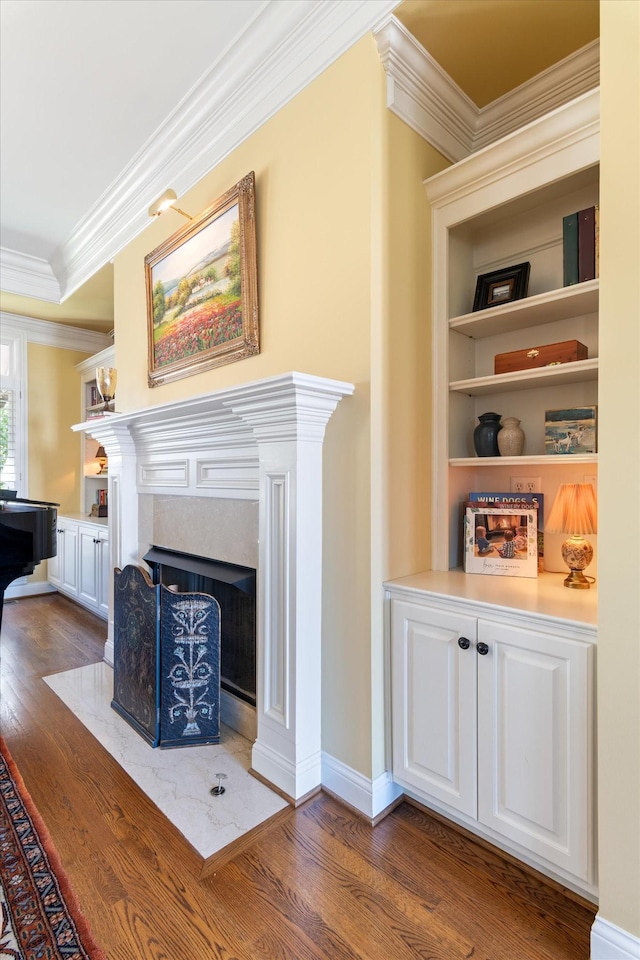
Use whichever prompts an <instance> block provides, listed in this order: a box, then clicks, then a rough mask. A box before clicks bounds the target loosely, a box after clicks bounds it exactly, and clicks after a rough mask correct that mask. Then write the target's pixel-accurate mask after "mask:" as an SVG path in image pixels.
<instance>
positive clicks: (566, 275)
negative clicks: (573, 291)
mask: <svg viewBox="0 0 640 960" xmlns="http://www.w3.org/2000/svg"><path fill="white" fill-rule="evenodd" d="M562 276H563V284H564V286H565V287H570V286H571V285H572V284H574V283H578V277H579V270H578V214H577V212H576V213H570V214H569V215H568V216H566V217H563V218H562Z"/></svg>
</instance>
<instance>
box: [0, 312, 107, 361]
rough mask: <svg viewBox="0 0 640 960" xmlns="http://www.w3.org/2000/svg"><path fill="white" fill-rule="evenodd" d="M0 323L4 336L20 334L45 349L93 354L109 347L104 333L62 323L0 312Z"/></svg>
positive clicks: (29, 341)
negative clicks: (56, 348)
mask: <svg viewBox="0 0 640 960" xmlns="http://www.w3.org/2000/svg"><path fill="white" fill-rule="evenodd" d="M0 323H1V324H2V332H3V333H4V334H7V335H15V334H21V335H23V336H24V337H25V338H26V340H27V341H28V343H40V344H43V345H44V346H46V347H61V348H62V349H63V350H80V351H84V350H86V351H87V353H92V354H93V353H97V352H98V351H99V350H104V349H105V347H108V346H110V345H111V339H110V338H109V337H108V336H107V335H106V334H104V333H95V332H94V331H93V330H84V329H83V328H82V327H70V326H68V325H67V324H64V323H51V322H50V321H49V320H36V319H34V318H33V317H21V316H20V315H19V314H17V313H5V312H4V311H2V312H0Z"/></svg>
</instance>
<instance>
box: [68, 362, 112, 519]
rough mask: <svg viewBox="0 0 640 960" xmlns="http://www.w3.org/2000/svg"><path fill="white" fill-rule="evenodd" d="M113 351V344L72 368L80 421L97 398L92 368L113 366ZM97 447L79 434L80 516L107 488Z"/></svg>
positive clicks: (98, 398)
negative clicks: (76, 381) (77, 380)
mask: <svg viewBox="0 0 640 960" xmlns="http://www.w3.org/2000/svg"><path fill="white" fill-rule="evenodd" d="M114 353H115V351H114V347H107V348H106V349H105V350H102V351H100V353H96V354H95V355H94V356H92V357H89V358H88V359H87V360H82V361H81V362H80V363H78V364H76V370H78V372H79V373H80V417H79V420H80V421H85V420H87V419H88V416H89V413H90V409H91V407H95V406H96V404H97V403H99V400H100V397H99V396H98V394H97V392H96V390H97V388H96V367H112V366H114ZM98 446H99V445H98V443H97V442H96V441H95V440H94V439H93V438H92V437H90V436H89V434H88V433H83V434H82V454H81V465H80V469H81V471H82V489H81V499H80V513H81V514H82V515H84V516H89V514H90V512H91V507H92V505H93V504H94V503H97V500H98V491H99V490H105V491H106V490H107V488H108V482H109V477H108V475H107V473H99V469H100V468H99V465H98V462H97V460H96V453H97V451H98Z"/></svg>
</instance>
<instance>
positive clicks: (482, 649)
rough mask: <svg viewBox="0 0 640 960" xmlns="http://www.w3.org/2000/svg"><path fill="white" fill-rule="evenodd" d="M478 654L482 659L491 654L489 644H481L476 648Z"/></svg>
mask: <svg viewBox="0 0 640 960" xmlns="http://www.w3.org/2000/svg"><path fill="white" fill-rule="evenodd" d="M476 649H477V651H478V653H479V654H480V656H481V657H486V655H487V654H488V653H489V644H488V643H479V644H478V645H477V647H476Z"/></svg>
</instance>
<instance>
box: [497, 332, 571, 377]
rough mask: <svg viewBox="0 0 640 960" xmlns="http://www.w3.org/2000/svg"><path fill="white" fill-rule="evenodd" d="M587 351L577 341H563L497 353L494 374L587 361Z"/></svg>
mask: <svg viewBox="0 0 640 960" xmlns="http://www.w3.org/2000/svg"><path fill="white" fill-rule="evenodd" d="M588 357H589V349H588V347H585V345H584V343H580V341H579V340H563V341H562V342H561V343H546V344H544V345H543V346H541V347H528V348H526V349H525V350H512V351H511V352H510V353H497V354H496V356H495V360H494V373H513V372H514V371H515V370H535V369H536V368H537V367H550V366H555V364H558V363H571V362H573V361H574V360H587V359H588Z"/></svg>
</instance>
